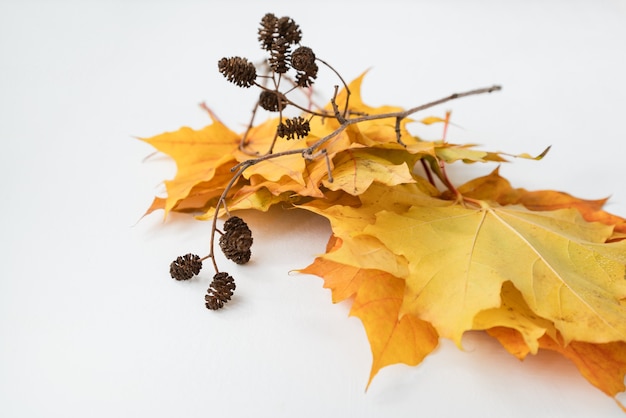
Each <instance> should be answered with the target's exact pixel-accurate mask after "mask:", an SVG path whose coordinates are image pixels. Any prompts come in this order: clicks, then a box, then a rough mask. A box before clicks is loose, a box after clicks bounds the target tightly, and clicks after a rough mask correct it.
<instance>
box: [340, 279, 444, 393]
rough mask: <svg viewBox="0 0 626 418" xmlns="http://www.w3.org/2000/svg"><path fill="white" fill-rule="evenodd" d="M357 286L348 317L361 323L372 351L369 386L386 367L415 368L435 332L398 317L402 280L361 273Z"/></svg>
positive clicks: (429, 347) (434, 339)
mask: <svg viewBox="0 0 626 418" xmlns="http://www.w3.org/2000/svg"><path fill="white" fill-rule="evenodd" d="M360 274H363V275H364V277H362V278H361V285H360V286H359V290H358V291H357V295H356V298H355V300H354V303H353V304H352V309H351V310H350V315H353V316H356V317H358V318H359V319H361V321H362V322H363V326H364V327H365V331H366V333H367V338H368V340H369V342H370V347H371V349H372V356H373V361H372V369H371V372H370V377H369V380H368V383H367V386H368V387H369V385H370V383H371V382H372V379H373V378H374V376H376V374H377V373H378V371H379V370H380V369H381V368H383V367H385V366H388V365H390V364H396V363H404V364H408V365H410V366H414V365H417V364H419V363H421V362H422V360H423V359H424V358H425V357H426V356H427V355H428V354H430V353H431V352H432V351H433V350H434V349H435V348H436V347H437V345H438V342H439V338H438V336H437V332H436V331H435V329H434V328H433V327H432V326H431V325H430V324H429V323H428V322H426V321H422V320H420V319H418V318H416V317H414V316H412V315H404V316H400V306H401V305H402V297H403V294H404V280H401V279H398V278H396V277H393V276H392V275H390V274H387V273H383V272H375V271H371V272H366V271H361V273H360Z"/></svg>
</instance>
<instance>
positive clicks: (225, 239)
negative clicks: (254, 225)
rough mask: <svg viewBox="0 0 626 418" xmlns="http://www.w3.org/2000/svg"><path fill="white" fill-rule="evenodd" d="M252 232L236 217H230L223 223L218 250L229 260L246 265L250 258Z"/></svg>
mask: <svg viewBox="0 0 626 418" xmlns="http://www.w3.org/2000/svg"><path fill="white" fill-rule="evenodd" d="M252 241H253V238H252V231H250V228H248V224H246V222H245V221H244V220H243V219H241V218H240V217H238V216H232V217H230V218H228V220H227V221H226V222H225V223H224V234H223V235H222V236H221V237H220V241H219V244H220V248H221V249H222V252H223V253H224V255H225V256H226V258H228V259H229V260H232V261H234V262H235V263H237V264H246V263H247V262H248V261H250V257H251V256H252V251H250V247H252Z"/></svg>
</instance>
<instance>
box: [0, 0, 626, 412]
mask: <svg viewBox="0 0 626 418" xmlns="http://www.w3.org/2000/svg"><path fill="white" fill-rule="evenodd" d="M261 3H262V2H252V1H250V2H236V1H229V2H227V1H219V2H217V1H216V2H211V1H140V0H131V1H122V0H113V1H74V2H72V1H17V0H15V1H11V0H0V141H1V145H2V150H1V151H0V186H1V192H2V209H1V212H0V214H1V216H0V237H1V239H2V244H3V246H2V252H1V253H0V254H1V255H0V415H1V416H3V417H41V416H50V417H113V416H115V417H137V416H151V417H170V416H181V417H201V416H202V417H205V416H221V417H249V416H268V417H318V416H341V417H380V416H394V417H403V416H422V417H437V416H493V417H527V416H536V417H544V416H546V417H547V416H551V417H560V416H569V417H590V416H602V417H609V416H623V413H622V412H621V411H620V410H619V408H618V407H617V406H616V405H615V403H614V402H613V401H612V400H611V399H610V398H609V397H607V396H605V395H604V394H603V393H601V392H600V391H599V390H596V389H595V388H594V387H592V386H591V385H590V384H589V383H587V382H586V381H585V380H584V379H583V378H582V377H581V376H580V375H579V374H578V372H577V370H576V369H575V367H574V366H573V365H571V364H570V363H568V362H567V361H566V360H564V359H562V358H560V357H558V356H557V355H553V354H550V353H544V354H541V355H539V356H538V357H534V358H529V359H527V360H526V361H524V362H519V361H518V360H516V359H515V358H513V357H512V356H510V355H508V354H507V353H505V352H504V350H503V349H501V348H500V347H499V346H498V344H497V343H495V342H493V341H491V340H489V339H487V338H485V337H483V336H482V335H474V334H469V335H467V338H465V340H464V342H465V348H466V351H460V350H458V349H457V348H456V347H455V346H454V345H453V344H451V343H449V342H448V341H443V342H442V344H441V347H440V348H439V349H438V350H437V351H436V352H435V353H434V354H432V355H431V356H429V357H428V358H427V359H426V361H425V362H424V363H423V364H421V365H420V366H418V367H413V368H410V367H406V366H402V365H399V366H392V367H388V368H386V369H383V370H382V371H381V372H380V373H379V375H378V377H377V378H376V379H375V380H374V382H373V383H372V385H371V387H370V390H369V391H368V392H367V393H365V392H364V388H365V385H366V382H367V377H368V375H369V367H370V362H371V353H370V349H369V345H368V342H367V339H366V337H365V333H364V331H363V329H362V326H361V324H360V322H359V321H358V319H356V318H349V317H348V316H347V313H348V311H349V304H338V305H333V304H332V303H331V301H330V292H329V291H328V290H325V289H323V288H322V280H321V279H319V278H317V277H313V276H303V275H297V274H289V271H290V270H292V269H296V268H302V267H305V266H306V265H308V264H309V263H310V262H311V261H312V260H313V258H314V256H315V255H316V254H319V253H321V252H323V249H324V246H325V243H326V240H327V237H328V234H329V227H328V225H327V223H326V221H324V220H322V219H317V218H315V217H313V216H311V215H308V214H303V213H299V212H288V213H287V212H281V211H272V212H271V213H270V214H259V213H245V214H244V215H243V216H245V218H246V220H248V222H249V224H250V226H251V228H252V229H253V231H254V235H255V246H254V248H253V261H252V262H251V263H250V265H247V266H245V267H238V266H232V267H231V266H229V267H228V268H227V270H228V271H229V272H230V273H231V274H232V275H233V276H235V277H236V280H237V286H238V287H237V293H236V297H234V299H233V301H232V302H231V303H230V304H229V305H228V306H227V308H226V309H224V310H222V311H219V312H210V311H208V310H206V309H205V307H204V304H203V297H204V293H205V291H206V288H207V286H208V284H209V281H210V279H211V274H210V272H209V271H208V270H210V269H208V268H207V269H206V271H204V272H203V273H202V274H201V275H200V278H199V279H196V280H193V281H191V282H188V283H178V282H176V281H174V280H172V279H171V278H170V277H169V273H168V267H169V263H170V262H171V260H172V259H174V258H175V257H176V256H178V255H180V254H184V253H186V252H195V253H199V254H205V253H206V252H207V251H208V235H209V232H210V225H209V224H208V223H202V222H199V221H194V220H190V219H188V218H186V217H180V216H173V217H172V219H171V220H170V221H168V222H165V223H163V222H162V214H161V213H156V214H153V215H150V216H148V217H146V218H144V219H143V220H141V221H139V222H138V223H137V221H138V220H139V218H140V217H141V215H142V214H143V212H144V211H145V209H146V208H147V206H148V205H149V203H150V202H151V199H152V197H153V196H154V195H155V194H157V193H160V191H161V190H162V185H160V182H161V181H162V180H164V179H166V178H170V177H172V176H173V175H174V172H175V167H174V165H173V164H171V163H170V162H168V161H167V160H165V159H163V158H151V159H149V160H148V161H147V162H143V159H144V157H146V156H148V155H149V154H151V153H152V151H153V150H152V149H151V148H150V147H149V146H147V145H146V144H144V143H142V142H140V141H137V140H135V139H134V137H136V136H142V137H148V136H152V135H155V134H158V133H161V132H164V131H168V130H176V129H178V128H179V127H180V126H183V125H187V126H191V127H193V128H201V127H203V126H204V125H206V124H208V123H209V120H208V118H207V115H206V114H205V113H203V111H201V110H200V109H199V107H198V103H200V102H202V101H206V102H207V103H208V104H209V105H210V106H211V108H212V109H213V110H214V111H215V112H216V113H217V114H218V115H219V116H220V117H221V118H222V120H224V121H225V122H226V123H228V124H229V125H230V126H231V127H232V128H233V129H235V130H241V128H242V126H243V124H244V123H246V122H247V120H248V117H249V112H250V109H251V105H252V101H253V100H254V97H255V96H256V94H257V93H256V92H252V91H250V90H243V89H238V88H236V87H235V86H233V85H231V84H229V83H227V82H226V81H225V80H224V79H223V78H222V76H221V75H220V74H219V73H218V72H217V66H216V62H217V60H218V59H219V58H221V57H223V56H232V55H242V56H246V57H249V58H251V59H254V60H257V59H259V58H262V57H263V55H262V54H261V52H260V50H259V49H258V47H257V45H258V43H257V41H256V30H257V24H258V21H259V20H260V18H261V17H262V16H263V14H265V13H266V12H274V13H275V14H277V15H290V16H291V17H293V18H294V19H295V20H296V21H297V22H298V23H299V24H300V26H301V28H302V30H303V33H304V38H303V44H305V45H308V46H311V47H313V48H314V50H315V51H316V53H317V55H318V56H319V57H321V58H323V59H325V60H326V61H328V62H330V63H332V65H333V66H334V67H335V68H337V69H338V70H339V71H340V72H341V73H342V74H343V75H344V77H345V78H346V79H352V78H354V77H356V76H357V75H359V74H360V73H361V72H362V71H363V70H365V69H367V68H371V70H370V73H369V74H368V76H367V78H366V80H365V83H364V98H365V101H366V102H367V103H369V104H372V105H382V104H393V105H400V106H404V107H411V106H414V105H418V104H421V103H424V102H427V101H430V100H432V99H436V98H439V97H441V96H445V95H448V94H450V93H454V92H458V91H462V90H466V89H472V88H477V87H483V86H488V85H491V84H494V83H498V84H502V85H503V90H502V91H501V92H499V93H494V94H492V95H488V96H481V97H473V98H466V99H462V100H460V101H457V102H454V103H449V104H448V105H446V106H443V107H440V108H437V109H433V110H432V111H431V112H427V113H426V114H434V115H438V116H442V115H443V112H444V111H445V110H446V109H452V110H453V114H452V115H453V122H455V123H457V124H458V125H460V126H462V127H463V129H460V128H458V129H457V128H455V129H452V130H451V131H450V133H449V140H451V141H459V142H468V141H469V142H478V143H481V144H483V148H484V149H487V150H503V151H508V152H512V153H519V152H529V153H539V152H540V151H541V150H543V149H544V148H545V146H547V145H550V144H551V145H553V148H552V151H551V153H550V154H549V155H548V156H547V157H546V158H545V159H544V160H542V161H540V162H535V161H521V160H520V161H515V162H513V163H512V164H510V165H505V166H503V167H502V168H501V174H502V175H504V176H505V177H507V178H509V179H510V180H511V181H512V182H513V184H514V185H515V186H517V187H525V188H528V189H540V188H549V189H556V190H562V191H567V192H570V193H572V194H574V195H577V196H581V197H586V198H601V197H605V196H609V195H611V196H612V198H611V201H610V203H609V205H608V206H607V209H608V210H609V211H611V212H614V213H617V214H621V215H626V189H625V188H624V166H623V155H624V154H623V152H624V151H623V149H624V143H625V142H626V133H625V129H626V128H625V126H624V114H625V113H626V79H625V74H626V56H625V55H626V47H625V45H626V1H624V0H612V1H611V0H605V1H591V0H589V1H528V0H526V1H509V2H504V1H474V2H466V1H461V0H459V1H437V2H435V1H413V2H408V1H407V2H401V1H391V0H386V1H377V2H370V1H363V0H361V1H358V2H356V1H355V2H353V3H351V2H338V1H334V2H330V1H328V2H324V1H310V2H295V1H290V2H285V1H275V2H272V4H271V5H261ZM268 3H269V2H268ZM322 81H323V80H322V79H320V82H319V83H318V85H317V87H318V89H319V92H320V94H321V95H322V96H323V97H328V94H330V92H331V91H332V84H328V83H327V84H324V83H323V82H322ZM426 114H425V115H426ZM261 119H262V118H261ZM438 129H439V127H438V128H437V129H436V130H430V131H428V130H426V131H424V134H425V135H426V137H427V138H428V139H434V138H436V137H437V135H438V134H439V133H440V132H439V131H438ZM429 135H430V136H429ZM462 168H463V167H460V168H459V169H454V168H453V169H452V174H453V177H454V179H455V181H456V182H457V183H461V182H463V181H464V180H467V179H468V178H469V174H467V173H466V171H464V170H462ZM493 168H495V166H494V165H480V166H478V165H476V166H472V167H471V170H470V171H471V172H472V173H474V174H486V173H488V172H489V171H491V170H492V169H493ZM464 173H465V174H464ZM219 261H220V263H221V264H222V265H228V263H227V262H226V261H224V260H222V259H220V260H219ZM622 399H624V397H622Z"/></svg>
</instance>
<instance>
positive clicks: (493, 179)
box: [458, 168, 626, 233]
mask: <svg viewBox="0 0 626 418" xmlns="http://www.w3.org/2000/svg"><path fill="white" fill-rule="evenodd" d="M458 192H459V193H461V194H462V195H463V196H467V197H470V198H473V199H479V200H487V201H492V202H497V203H499V204H501V205H516V204H521V205H524V206H525V207H526V208H528V209H530V210H535V211H549V210H556V209H567V208H574V209H576V210H578V211H579V212H580V213H581V214H582V215H583V217H584V218H585V220H587V221H588V222H602V223H604V224H606V225H613V226H614V232H621V233H626V219H624V218H622V217H619V216H616V215H613V214H611V213H608V212H606V211H604V210H603V209H602V208H603V207H604V204H605V203H606V201H607V199H606V198H603V199H596V200H588V199H581V198H577V197H574V196H572V195H570V194H568V193H564V192H558V191H554V190H539V191H528V190H525V189H521V188H518V189H515V188H513V187H512V186H511V183H510V182H509V181H508V180H506V179H505V178H504V177H502V176H500V172H499V169H498V168H496V169H495V170H494V171H492V172H491V173H490V174H489V175H487V176H483V177H479V178H476V179H474V180H471V181H469V182H467V183H465V184H464V185H462V186H460V187H459V188H458Z"/></svg>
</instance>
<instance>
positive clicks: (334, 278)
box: [297, 235, 373, 303]
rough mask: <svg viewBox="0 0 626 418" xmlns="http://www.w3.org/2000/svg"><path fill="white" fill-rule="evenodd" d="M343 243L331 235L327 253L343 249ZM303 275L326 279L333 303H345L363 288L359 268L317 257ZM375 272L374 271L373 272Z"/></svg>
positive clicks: (325, 286)
mask: <svg viewBox="0 0 626 418" xmlns="http://www.w3.org/2000/svg"><path fill="white" fill-rule="evenodd" d="M341 244H342V241H341V239H340V238H338V237H336V236H335V235H331V237H330V239H329V240H328V244H327V245H326V253H330V252H333V251H336V250H338V249H339V248H341ZM297 271H298V272H299V273H302V274H314V275H316V276H319V277H321V278H323V279H324V288H327V289H330V290H331V293H332V301H333V303H338V302H341V301H344V300H346V299H348V298H350V297H352V296H354V295H355V294H356V292H357V290H358V289H359V287H360V286H361V280H362V278H363V275H362V274H360V272H361V271H362V269H361V268H359V267H353V266H347V265H345V264H340V263H336V262H334V261H330V260H326V259H325V258H323V257H317V258H316V259H315V260H314V261H313V263H311V265H309V266H308V267H305V268H303V269H301V270H297ZM372 271H373V270H372Z"/></svg>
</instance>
